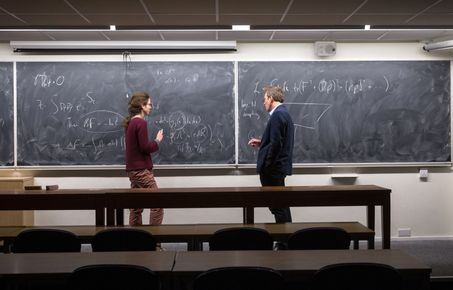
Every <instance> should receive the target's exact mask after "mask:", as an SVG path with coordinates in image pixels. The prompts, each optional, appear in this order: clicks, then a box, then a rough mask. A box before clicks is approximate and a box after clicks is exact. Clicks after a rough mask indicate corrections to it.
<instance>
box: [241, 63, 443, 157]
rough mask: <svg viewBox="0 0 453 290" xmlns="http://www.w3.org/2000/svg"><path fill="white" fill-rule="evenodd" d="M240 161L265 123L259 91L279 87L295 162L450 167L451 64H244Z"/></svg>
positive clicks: (249, 154) (249, 153)
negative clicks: (290, 123)
mask: <svg viewBox="0 0 453 290" xmlns="http://www.w3.org/2000/svg"><path fill="white" fill-rule="evenodd" d="M238 69H239V77H238V78H239V91H238V98H239V140H238V141H239V163H255V162H256V153H257V151H256V150H254V149H252V148H250V147H249V146H247V140H248V139H249V138H250V137H260V135H261V134H262V132H263V130H264V126H265V124H266V122H267V120H268V114H267V112H265V111H264V109H263V92H262V87H264V86H265V85H268V84H275V85H279V86H281V87H282V88H283V89H284V91H285V95H286V99H285V103H286V106H287V107H288V109H289V112H290V114H291V116H292V118H293V121H294V123H295V147H294V162H295V163H375V162H388V163H393V162H397V163H404V162H449V161H450V160H451V156H450V152H451V150H450V62H449V61H328V62H327V61H319V62H308V61H307V62H240V63H239V68H238Z"/></svg>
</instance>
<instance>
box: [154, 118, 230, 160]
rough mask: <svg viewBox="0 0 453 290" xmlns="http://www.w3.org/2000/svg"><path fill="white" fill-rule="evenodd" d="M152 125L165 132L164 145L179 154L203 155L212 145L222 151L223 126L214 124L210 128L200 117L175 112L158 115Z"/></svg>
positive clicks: (217, 123)
mask: <svg viewBox="0 0 453 290" xmlns="http://www.w3.org/2000/svg"><path fill="white" fill-rule="evenodd" d="M154 124H155V125H156V126H157V127H159V128H164V132H166V136H167V140H164V145H165V143H167V144H169V145H170V146H171V147H172V148H175V149H176V150H177V151H178V152H180V153H199V154H204V153H206V152H207V150H208V148H209V147H210V146H213V145H215V146H217V147H218V148H219V150H220V151H223V150H224V144H223V143H224V142H223V141H222V139H223V136H224V132H223V129H224V128H223V124H221V123H219V122H216V123H215V124H214V125H213V126H212V125H211V124H208V123H206V122H205V121H203V117H202V116H201V115H195V114H190V113H187V112H183V111H175V112H170V113H168V114H162V115H159V116H158V117H157V119H156V120H155V121H154Z"/></svg>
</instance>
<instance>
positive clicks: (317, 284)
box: [310, 263, 402, 290]
mask: <svg viewBox="0 0 453 290" xmlns="http://www.w3.org/2000/svg"><path fill="white" fill-rule="evenodd" d="M310 284H311V288H310V289H311V290H363V289H367V290H378V289H379V290H380V289H395V290H399V289H402V278H401V275H400V274H399V272H398V271H397V270H396V269H395V268H393V267H391V266H389V265H385V264H378V263H342V264H333V265H328V266H325V267H323V268H321V269H320V270H319V271H318V272H316V273H315V275H314V276H313V278H312V280H311V283H310Z"/></svg>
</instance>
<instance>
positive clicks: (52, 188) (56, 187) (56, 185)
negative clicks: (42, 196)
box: [46, 184, 58, 190]
mask: <svg viewBox="0 0 453 290" xmlns="http://www.w3.org/2000/svg"><path fill="white" fill-rule="evenodd" d="M57 189H58V184H52V185H46V190H57Z"/></svg>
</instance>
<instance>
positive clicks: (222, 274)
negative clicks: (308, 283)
mask: <svg viewBox="0 0 453 290" xmlns="http://www.w3.org/2000/svg"><path fill="white" fill-rule="evenodd" d="M284 288H285V282H284V280H283V277H282V275H281V274H280V273H278V272H276V271H274V270H273V269H269V268H263V267H225V268H216V269H211V270H208V271H206V272H203V273H201V274H200V275H198V276H197V277H196V278H195V280H194V284H193V290H283V289H284Z"/></svg>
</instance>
